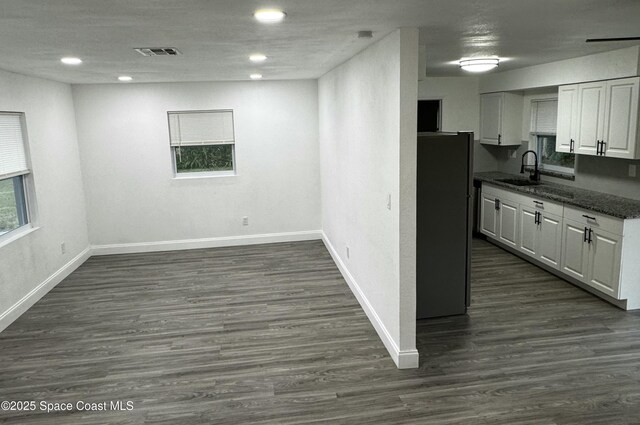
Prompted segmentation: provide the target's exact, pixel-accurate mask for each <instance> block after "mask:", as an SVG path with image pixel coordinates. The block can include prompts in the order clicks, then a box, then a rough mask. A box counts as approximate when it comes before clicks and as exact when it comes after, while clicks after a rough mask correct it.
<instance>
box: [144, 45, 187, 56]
mask: <svg viewBox="0 0 640 425" xmlns="http://www.w3.org/2000/svg"><path fill="white" fill-rule="evenodd" d="M133 50H135V51H136V52H138V53H140V54H141V55H142V56H177V55H180V54H181V53H180V51H178V49H176V48H175V47H139V48H137V49H133Z"/></svg>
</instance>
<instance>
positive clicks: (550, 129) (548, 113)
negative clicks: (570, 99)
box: [531, 99, 558, 134]
mask: <svg viewBox="0 0 640 425" xmlns="http://www.w3.org/2000/svg"><path fill="white" fill-rule="evenodd" d="M557 120H558V101H557V100H555V99H553V100H534V101H533V102H532V104H531V133H535V134H556V122H557Z"/></svg>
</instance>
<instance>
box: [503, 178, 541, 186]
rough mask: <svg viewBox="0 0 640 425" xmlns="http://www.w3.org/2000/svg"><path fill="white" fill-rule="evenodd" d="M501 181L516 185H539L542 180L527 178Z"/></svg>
mask: <svg viewBox="0 0 640 425" xmlns="http://www.w3.org/2000/svg"><path fill="white" fill-rule="evenodd" d="M498 181H499V182H502V183H507V184H512V185H514V186H538V185H539V184H540V182H535V181H533V180H525V179H499V180H498Z"/></svg>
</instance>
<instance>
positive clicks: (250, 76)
mask: <svg viewBox="0 0 640 425" xmlns="http://www.w3.org/2000/svg"><path fill="white" fill-rule="evenodd" d="M249 78H251V79H252V80H261V79H262V74H251V75H249Z"/></svg>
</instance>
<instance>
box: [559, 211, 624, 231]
mask: <svg viewBox="0 0 640 425" xmlns="http://www.w3.org/2000/svg"><path fill="white" fill-rule="evenodd" d="M564 218H567V219H570V220H573V221H575V222H577V223H580V224H582V225H584V226H587V227H592V228H597V229H602V230H604V231H605V232H609V233H613V234H614V235H618V236H622V229H623V227H624V221H623V220H620V219H618V218H615V217H611V216H608V215H602V214H597V213H594V212H593V211H587V210H581V209H578V208H574V207H565V208H564Z"/></svg>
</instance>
